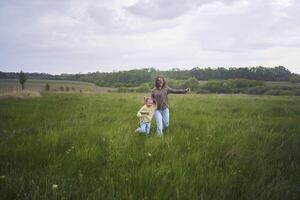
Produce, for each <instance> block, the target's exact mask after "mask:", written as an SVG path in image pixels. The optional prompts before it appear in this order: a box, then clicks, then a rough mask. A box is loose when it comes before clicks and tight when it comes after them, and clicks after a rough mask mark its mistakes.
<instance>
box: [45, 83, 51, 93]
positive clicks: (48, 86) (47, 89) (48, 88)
mask: <svg viewBox="0 0 300 200" xmlns="http://www.w3.org/2000/svg"><path fill="white" fill-rule="evenodd" d="M45 90H46V91H49V90H50V85H49V84H48V83H47V84H46V85H45Z"/></svg>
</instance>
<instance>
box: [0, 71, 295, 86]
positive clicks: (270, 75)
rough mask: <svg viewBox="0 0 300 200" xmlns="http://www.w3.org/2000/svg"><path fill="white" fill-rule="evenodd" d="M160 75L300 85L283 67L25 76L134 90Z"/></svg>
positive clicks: (2, 74) (6, 75)
mask: <svg viewBox="0 0 300 200" xmlns="http://www.w3.org/2000/svg"><path fill="white" fill-rule="evenodd" d="M157 75H164V76H166V77H167V79H174V80H187V79H189V78H195V79H197V80H228V79H248V80H258V81H293V82H300V76H299V75H297V74H292V73H291V72H290V71H289V70H288V69H286V68H285V67H283V66H278V67H273V68H266V67H249V68H229V69H226V68H193V69H191V70H180V69H172V70H168V71H160V70H157V69H154V68H146V69H136V70H129V71H119V72H110V73H106V72H94V73H88V74H61V75H51V74H45V73H26V76H27V78H29V79H57V80H76V81H85V82H92V83H95V84H97V85H99V86H109V87H135V86H139V85H141V84H142V83H147V82H153V80H154V78H155V76H157ZM18 76H19V73H5V72H0V78H18Z"/></svg>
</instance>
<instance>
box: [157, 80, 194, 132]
mask: <svg viewBox="0 0 300 200" xmlns="http://www.w3.org/2000/svg"><path fill="white" fill-rule="evenodd" d="M188 91H190V89H189V88H186V89H172V88H170V87H168V86H167V85H166V80H165V78H164V77H163V76H157V77H156V79H155V88H153V90H152V92H151V97H152V98H153V99H154V100H155V102H156V105H157V109H156V110H155V112H154V117H155V121H156V126H157V130H156V132H157V134H158V135H159V136H163V130H164V129H165V128H167V127H168V126H169V105H168V94H170V93H174V94H185V93H187V92H188Z"/></svg>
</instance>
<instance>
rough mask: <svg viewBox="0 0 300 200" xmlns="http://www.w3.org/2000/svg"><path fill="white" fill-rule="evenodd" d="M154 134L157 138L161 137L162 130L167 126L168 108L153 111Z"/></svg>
mask: <svg viewBox="0 0 300 200" xmlns="http://www.w3.org/2000/svg"><path fill="white" fill-rule="evenodd" d="M154 116H155V121H156V126H157V129H156V132H157V134H158V135H159V136H163V130H164V129H165V128H168V126H169V108H166V109H164V110H155V113H154Z"/></svg>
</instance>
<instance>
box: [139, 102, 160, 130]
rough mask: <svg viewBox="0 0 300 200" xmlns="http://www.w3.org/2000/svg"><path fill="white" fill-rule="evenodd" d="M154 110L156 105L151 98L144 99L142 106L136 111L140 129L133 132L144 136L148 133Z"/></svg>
mask: <svg viewBox="0 0 300 200" xmlns="http://www.w3.org/2000/svg"><path fill="white" fill-rule="evenodd" d="M155 109H156V105H155V103H154V101H153V100H152V99H151V98H149V97H148V98H146V99H145V101H144V105H143V106H142V108H141V109H140V110H139V111H138V113H137V117H138V118H139V120H140V127H139V128H137V129H136V130H135V132H139V133H144V134H146V135H148V134H149V132H150V127H151V120H152V117H153V114H154V111H155Z"/></svg>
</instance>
